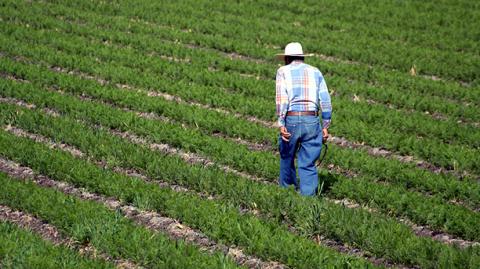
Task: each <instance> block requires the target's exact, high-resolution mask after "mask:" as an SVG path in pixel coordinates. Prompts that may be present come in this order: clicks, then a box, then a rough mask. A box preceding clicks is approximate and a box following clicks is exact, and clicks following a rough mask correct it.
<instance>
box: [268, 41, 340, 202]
mask: <svg viewBox="0 0 480 269" xmlns="http://www.w3.org/2000/svg"><path fill="white" fill-rule="evenodd" d="M305 56H306V55H304V54H303V49H302V45H300V43H297V42H294V43H289V44H288V45H287V46H286V47H285V53H284V54H277V57H278V58H280V59H283V60H284V61H285V65H284V66H282V67H280V68H279V69H278V71H277V77H276V105H277V116H278V125H279V128H280V136H279V144H280V145H279V149H280V180H279V181H280V182H279V183H280V186H282V187H288V186H291V185H293V186H295V188H297V189H299V190H300V193H301V194H302V195H305V196H312V195H315V194H316V192H317V188H318V173H317V169H316V166H315V161H316V160H317V159H318V158H319V156H320V152H321V150H322V143H323V140H326V139H327V138H328V127H329V126H330V119H331V114H332V105H331V102H330V95H329V93H328V89H327V84H326V83H325V80H324V78H323V76H322V73H321V72H320V71H319V70H318V69H317V68H315V67H313V66H311V65H308V64H306V63H304V57H305ZM319 110H321V116H322V127H320V121H319V117H318V111H319ZM295 155H297V157H298V160H297V164H298V175H299V176H300V183H299V184H298V182H297V175H296V169H295V162H294V160H295Z"/></svg>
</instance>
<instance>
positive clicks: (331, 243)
mask: <svg viewBox="0 0 480 269" xmlns="http://www.w3.org/2000/svg"><path fill="white" fill-rule="evenodd" d="M10 132H12V133H14V134H15V135H17V136H21V137H28V138H30V139H32V140H34V141H37V142H40V143H49V140H48V139H47V138H45V137H43V136H40V135H36V134H31V133H28V132H25V131H23V130H21V129H19V128H16V127H10ZM126 137H129V136H128V135H126ZM127 139H128V138H127ZM134 143H138V142H134ZM166 146H168V145H166ZM57 148H59V149H61V150H65V151H68V150H67V149H66V147H62V146H60V145H59V146H57ZM152 148H153V149H152V150H155V149H156V147H155V146H153V147H152ZM168 149H169V150H171V149H172V148H171V147H170V146H168ZM175 150H176V149H173V151H174V152H177V151H175ZM78 151H79V150H78V149H76V150H74V151H73V152H78ZM69 152H70V151H69ZM184 156H187V155H184ZM187 162H188V161H187ZM194 162H195V160H192V161H190V163H194ZM0 163H1V159H0ZM96 164H97V165H98V166H100V167H103V166H104V164H103V163H102V162H96ZM112 170H114V171H115V172H118V173H122V174H126V175H128V176H133V177H137V178H140V179H142V180H144V181H146V182H155V183H156V184H158V185H159V186H160V187H163V188H170V189H172V190H173V191H177V192H190V193H194V194H196V195H199V196H201V197H203V198H204V199H215V200H221V197H217V196H212V195H209V194H205V193H198V192H193V191H191V190H189V189H187V188H185V187H183V186H178V185H174V184H170V183H166V182H161V181H158V180H151V179H150V178H148V177H147V176H145V175H143V174H142V173H141V172H139V171H135V170H133V169H125V168H121V167H114V168H112ZM61 184H63V183H61ZM264 184H272V183H271V182H267V181H265V182H264ZM329 200H331V201H333V202H335V203H337V204H338V203H342V204H343V205H344V206H347V207H350V208H358V207H361V206H360V205H358V206H356V204H354V203H352V202H349V203H346V202H345V201H347V200H334V199H329ZM239 211H240V212H241V213H242V214H245V213H250V214H252V215H255V216H257V217H261V216H263V215H264V213H262V212H259V211H258V210H253V209H248V208H239ZM149 214H155V213H152V212H150V213H149ZM285 224H286V225H287V226H288V227H289V230H290V231H291V232H292V233H297V231H296V229H295V228H294V227H293V226H291V225H290V224H288V223H285ZM146 225H147V226H148V224H146ZM311 239H312V240H314V241H315V242H317V243H318V244H320V245H324V246H328V247H330V248H332V249H335V250H336V251H339V252H341V253H345V254H350V255H355V256H358V257H363V258H366V259H368V260H369V261H370V262H372V263H374V264H377V265H384V266H386V267H396V268H411V267H407V266H403V265H399V264H395V263H393V262H391V261H389V260H387V259H384V258H377V257H374V256H372V255H371V254H369V253H366V252H364V251H362V250H360V249H358V248H354V247H351V246H347V245H345V244H343V243H342V242H340V241H335V240H331V239H328V238H325V237H322V236H317V237H314V238H311ZM223 248H224V247H223ZM232 251H234V253H235V255H237V256H238V255H240V254H241V253H242V252H241V250H232ZM224 253H225V252H224ZM227 253H228V252H227ZM273 265H275V266H283V265H281V264H279V263H276V262H274V263H273ZM275 266H274V267H265V268H277V267H275ZM261 268H264V267H261ZM278 268H282V267H278Z"/></svg>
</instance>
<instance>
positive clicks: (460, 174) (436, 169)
mask: <svg viewBox="0 0 480 269" xmlns="http://www.w3.org/2000/svg"><path fill="white" fill-rule="evenodd" d="M52 70H54V71H57V72H63V73H68V74H72V75H77V76H80V77H82V78H86V79H91V80H95V81H97V82H99V83H101V84H102V85H106V84H112V83H111V82H109V81H107V80H104V79H101V78H98V77H94V76H90V75H88V74H84V73H82V72H78V71H69V70H67V69H64V68H60V67H54V68H52ZM115 86H116V87H118V88H120V89H127V90H132V91H141V92H144V93H146V94H147V95H148V96H151V97H161V98H164V99H166V100H169V101H174V102H177V103H182V104H188V105H192V106H197V107H201V108H204V109H208V110H212V111H216V112H219V113H223V114H226V115H233V116H235V117H237V118H241V119H245V120H248V121H250V122H252V123H256V124H260V125H263V126H265V127H267V128H277V126H276V123H275V122H269V121H265V120H262V119H258V118H256V117H253V116H245V115H241V114H239V113H233V112H230V111H228V110H224V109H219V108H214V107H211V106H209V105H205V104H200V103H196V102H190V101H185V100H182V98H180V97H178V96H174V95H170V94H166V93H161V92H156V91H148V90H145V89H139V88H137V87H133V86H131V85H126V84H115ZM149 114H150V115H154V114H153V113H149ZM144 115H146V114H144ZM437 116H438V115H437ZM439 117H441V116H439ZM217 135H218V136H222V137H223V138H227V136H225V135H222V134H217ZM234 141H236V142H237V143H242V144H244V145H247V146H248V147H249V148H250V149H252V150H264V151H272V149H274V148H275V147H274V146H273V145H269V144H267V143H264V144H260V143H253V142H250V141H245V140H243V139H240V138H237V139H234ZM328 141H329V142H332V143H333V144H335V145H337V146H340V147H343V148H354V149H357V148H358V149H363V150H366V151H367V152H368V153H369V154H370V155H371V156H374V157H386V158H391V159H396V160H398V161H400V162H402V163H414V164H415V165H416V166H417V167H418V168H421V169H424V170H428V171H431V172H433V173H436V174H439V173H443V174H451V175H454V176H455V177H457V178H459V179H463V178H464V177H472V178H475V179H477V180H480V175H475V174H472V173H469V172H467V171H457V170H453V169H447V168H444V167H441V166H437V165H434V164H432V163H430V162H427V161H425V160H421V159H419V158H417V157H414V156H410V155H401V154H397V153H395V152H392V151H389V150H386V149H383V148H381V147H373V146H370V145H367V144H365V143H364V142H351V141H349V140H347V139H345V138H343V137H337V136H330V137H329V139H328Z"/></svg>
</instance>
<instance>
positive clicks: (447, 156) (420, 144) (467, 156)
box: [5, 42, 478, 170]
mask: <svg viewBox="0 0 480 269" xmlns="http://www.w3.org/2000/svg"><path fill="white" fill-rule="evenodd" d="M5 44H6V45H7V46H9V45H10V46H9V47H8V48H6V49H9V50H12V49H14V50H18V49H19V48H20V47H19V46H11V45H12V42H7V43H5ZM19 45H20V44H19ZM23 47H24V49H23V50H22V53H23V54H27V56H29V57H30V56H31V57H35V55H42V56H41V57H44V58H45V57H46V56H49V57H47V58H48V59H50V62H51V61H54V62H58V60H62V59H63V62H67V63H68V62H69V63H70V65H71V64H72V62H71V61H72V60H68V57H69V56H68V55H64V56H63V58H62V59H58V58H59V57H58V56H59V54H60V52H57V53H52V52H50V53H49V54H50V55H48V54H46V53H48V52H45V49H43V51H42V52H41V53H40V52H39V51H34V50H32V49H31V48H30V49H27V48H25V46H23ZM75 65H76V66H77V67H78V66H79V65H82V64H81V62H79V61H78V59H76V61H75ZM109 65H112V64H109ZM83 66H84V67H83V69H87V68H89V69H90V70H91V69H92V68H94V69H95V70H96V72H101V73H106V72H107V73H108V74H105V75H106V77H108V78H112V76H114V77H115V78H112V79H113V80H114V81H115V80H116V78H118V79H119V80H125V78H127V79H131V80H133V81H134V82H138V83H140V84H143V85H145V83H147V84H149V83H148V82H150V84H152V82H153V83H154V84H158V83H157V81H152V80H153V78H150V77H149V78H145V77H142V75H139V74H133V73H135V72H134V71H132V72H131V73H127V70H126V69H125V68H123V67H122V71H124V72H122V73H121V74H119V73H118V72H112V71H113V70H109V69H108V68H105V69H102V70H99V69H100V68H99V67H101V64H100V63H96V64H95V65H93V67H92V64H87V63H85V64H83ZM119 68H120V67H119ZM110 69H111V67H110ZM117 71H118V70H117ZM90 72H91V71H90ZM145 73H146V72H144V73H143V75H145ZM152 76H153V74H152ZM117 81H118V80H117ZM123 82H125V81H123ZM140 86H142V85H140ZM151 86H153V85H151ZM147 87H148V86H147ZM167 87H168V86H167ZM191 88H192V87H190V89H189V93H188V94H191V93H192V91H191ZM181 90H183V91H185V89H181ZM215 93H216V94H218V95H222V96H224V97H225V99H226V98H228V99H230V100H227V102H229V103H230V104H233V103H234V100H233V99H234V98H232V97H233V96H232V95H233V94H226V93H225V92H222V91H216V92H215ZM198 94H199V95H203V99H205V98H211V97H212V92H209V94H208V97H207V96H205V94H206V92H205V90H200V91H199V92H198ZM235 97H236V99H235V101H236V103H235V104H238V103H245V102H247V103H248V102H250V101H247V100H245V99H246V98H245V97H244V98H243V99H244V102H241V101H239V98H238V97H239V96H235ZM225 99H218V100H216V101H218V102H224V101H225ZM261 101H264V102H263V103H267V102H266V100H259V102H261ZM230 104H229V105H230ZM346 105H347V104H346ZM267 106H268V105H266V104H265V105H263V107H267ZM249 107H250V108H254V109H256V110H257V111H258V110H259V109H258V108H259V107H262V106H253V105H250V106H249ZM247 108H248V107H247ZM365 109H368V107H366V106H365ZM266 110H267V109H265V110H263V113H265V111H266ZM342 110H344V112H345V114H352V115H355V111H356V113H357V114H359V112H358V111H357V109H355V110H352V109H351V108H350V110H349V109H348V107H341V108H340V111H342ZM347 112H348V113H347ZM383 114H384V113H381V112H380V111H378V112H377V113H375V112H374V111H372V112H371V113H369V114H365V115H367V116H369V118H371V121H373V122H375V118H376V117H385V115H383ZM365 115H358V117H360V116H365ZM338 116H339V117H340V116H341V115H338ZM344 116H345V117H346V115H344ZM350 120H352V119H350ZM345 122H349V121H347V120H346V119H345V120H342V119H341V118H340V123H341V125H340V126H337V127H336V128H337V129H335V130H338V129H339V128H341V127H343V128H342V129H341V131H343V132H341V133H342V134H343V133H345V134H347V135H348V136H350V134H353V135H351V136H353V137H355V138H358V139H359V140H363V139H362V138H365V140H367V142H370V141H373V143H374V144H380V143H382V142H381V141H383V142H384V141H390V143H387V145H386V146H387V147H393V148H395V147H397V148H398V147H401V149H402V150H403V151H407V152H409V151H413V150H412V149H411V147H413V148H418V151H419V153H417V154H418V155H430V154H432V153H430V152H432V151H433V152H435V155H436V156H434V157H431V158H435V159H440V160H441V162H442V163H443V165H444V166H446V167H453V166H456V165H455V162H457V163H458V167H460V168H461V167H462V166H463V167H468V166H471V167H473V168H471V169H472V170H475V169H476V168H475V167H476V166H478V164H477V163H476V162H475V161H474V158H471V157H472V156H471V155H474V150H472V149H466V148H463V146H462V147H460V146H458V145H448V144H438V141H432V142H429V143H426V142H427V141H428V140H427V139H422V140H417V139H411V138H412V137H409V136H406V135H400V134H395V133H391V132H390V133H380V132H378V130H375V132H374V131H373V130H371V129H372V128H374V127H377V126H376V125H378V123H376V122H375V123H373V126H371V127H370V128H369V127H367V126H365V125H367V124H365V123H361V122H358V121H357V122H355V125H357V126H358V128H351V126H352V125H351V124H344V123H345ZM407 122H408V121H407ZM349 123H350V122H349ZM347 125H348V128H347ZM382 127H383V126H382ZM361 130H362V131H361ZM368 135H370V136H368ZM474 135H476V134H474ZM348 136H347V137H348ZM392 136H393V137H392ZM395 136H396V137H397V139H398V140H400V141H398V142H396V140H393V138H395ZM386 137H388V139H387V138H386ZM390 144H392V145H390ZM399 144H400V145H399ZM405 144H406V145H405ZM425 144H426V146H425ZM429 144H431V145H429ZM425 151H426V152H425ZM413 153H415V152H413ZM452 157H453V161H452ZM440 160H439V161H440Z"/></svg>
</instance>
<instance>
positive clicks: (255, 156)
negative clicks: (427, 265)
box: [1, 81, 478, 238]
mask: <svg viewBox="0 0 480 269" xmlns="http://www.w3.org/2000/svg"><path fill="white" fill-rule="evenodd" d="M1 89H2V95H4V96H5V97H14V98H20V99H23V100H26V101H27V102H31V103H34V104H37V105H40V106H47V107H51V108H54V109H57V110H59V111H60V112H61V113H67V114H71V115H74V116H75V117H78V118H80V119H82V120H87V121H91V122H92V123H94V124H97V123H98V124H102V125H105V126H108V127H110V128H115V129H120V130H122V131H133V132H134V133H137V134H138V135H141V136H147V137H149V138H150V139H153V140H154V141H156V142H161V143H168V144H171V145H174V146H177V147H180V148H183V149H185V150H187V151H193V152H199V153H201V154H203V155H206V156H209V157H211V158H213V159H214V160H215V161H218V162H220V163H223V164H227V165H232V166H234V167H236V168H238V169H240V170H243V171H246V172H250V173H253V174H256V175H260V176H262V175H263V174H266V175H269V174H270V176H271V175H272V174H278V165H277V157H276V156H274V155H272V154H271V153H269V152H251V151H250V150H249V149H248V148H247V147H246V146H239V145H237V144H236V143H235V142H231V141H228V140H224V139H217V138H212V137H210V136H208V135H205V134H202V133H201V132H199V131H196V130H195V129H184V127H182V126H181V125H180V124H176V123H165V124H161V123H160V122H158V121H155V120H150V119H144V118H140V117H139V116H137V115H135V114H134V113H131V112H123V111H121V110H119V109H115V108H111V107H109V106H105V105H101V104H98V103H96V102H81V101H79V100H78V99H75V98H72V97H70V96H66V95H60V94H58V93H54V92H49V91H41V90H38V89H36V86H34V85H33V86H32V85H30V84H18V83H15V82H13V81H3V83H2V84H1ZM92 111H98V114H93V113H91V112H92ZM101 115H109V116H108V117H107V118H105V117H104V116H101ZM132 117H133V118H132ZM134 119H135V120H134ZM132 121H134V122H132ZM159 123H160V124H159ZM366 178H367V180H364V182H363V183H362V182H361V181H360V180H356V181H354V182H355V183H356V184H354V185H355V186H357V188H356V190H350V192H349V193H350V195H349V196H351V197H352V196H353V197H361V196H360V195H354V192H355V191H356V192H359V191H361V192H362V193H364V195H363V197H364V198H363V200H361V201H363V202H369V201H370V199H369V197H377V198H376V199H375V202H381V204H384V205H385V206H383V207H380V208H383V209H385V210H386V212H391V210H389V207H392V206H393V207H395V208H396V210H398V211H399V212H394V213H396V214H399V215H402V214H406V215H408V216H410V217H412V218H413V219H415V220H417V221H419V222H420V223H428V224H430V225H432V226H433V227H436V228H441V229H445V230H447V231H450V232H452V233H454V234H459V235H462V236H466V237H467V238H476V237H477V236H476V235H475V234H476V232H475V228H473V227H472V225H471V223H470V222H471V221H473V222H475V219H476V218H477V217H478V216H477V215H476V214H475V213H473V212H470V211H469V210H466V209H462V208H461V207H458V206H453V205H444V204H443V203H442V201H440V200H438V199H428V198H425V197H423V196H422V195H415V194H411V193H409V192H407V191H405V190H403V191H402V190H401V188H396V189H397V191H396V192H393V188H389V187H388V186H384V187H380V186H381V185H378V184H374V183H373V184H372V183H370V182H369V181H370V179H371V177H366ZM334 181H337V180H334ZM339 181H340V182H346V181H348V179H346V178H343V179H341V180H339ZM417 182H418V180H417ZM454 182H455V181H454ZM366 183H368V185H370V186H371V187H370V188H369V189H372V190H376V193H380V194H381V193H383V191H388V190H391V191H392V194H391V195H393V196H401V197H404V198H401V197H398V199H396V200H393V201H392V200H390V199H387V198H386V197H385V196H384V195H374V193H372V192H370V190H367V189H368V188H365V186H363V185H364V184H366ZM431 183H433V182H431ZM350 185H351V184H350ZM457 185H460V184H457ZM460 186H461V185H460ZM465 187H467V185H465ZM468 191H469V190H468V189H467V192H468ZM472 194H473V195H475V191H473V192H472ZM407 198H408V199H407ZM412 198H415V199H412ZM394 201H399V202H394ZM426 205H428V207H426ZM431 208H437V209H438V210H439V212H442V215H431V214H426V213H427V212H429V210H430V209H431ZM445 214H446V215H447V216H448V217H445V216H444V215H445ZM459 214H460V215H464V216H465V217H462V218H458V215H459ZM467 216H468V217H467ZM445 218H446V219H445ZM447 223H450V224H449V225H446V224H447ZM473 226H474V225H473Z"/></svg>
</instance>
